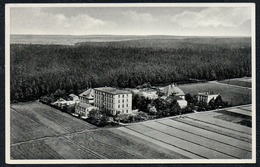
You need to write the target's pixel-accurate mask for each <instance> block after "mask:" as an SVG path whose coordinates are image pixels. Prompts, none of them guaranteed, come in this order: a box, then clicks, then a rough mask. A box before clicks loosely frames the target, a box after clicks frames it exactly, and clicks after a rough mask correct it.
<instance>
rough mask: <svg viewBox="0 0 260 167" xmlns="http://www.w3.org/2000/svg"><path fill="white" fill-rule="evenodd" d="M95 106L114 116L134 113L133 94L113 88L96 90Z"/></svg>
mask: <svg viewBox="0 0 260 167" xmlns="http://www.w3.org/2000/svg"><path fill="white" fill-rule="evenodd" d="M94 90H95V95H94V99H95V100H94V106H95V107H98V108H99V109H101V110H104V111H107V112H109V113H110V114H112V115H115V114H116V113H118V114H130V113H132V93H131V92H129V91H125V90H119V89H116V88H112V87H102V88H95V89H94Z"/></svg>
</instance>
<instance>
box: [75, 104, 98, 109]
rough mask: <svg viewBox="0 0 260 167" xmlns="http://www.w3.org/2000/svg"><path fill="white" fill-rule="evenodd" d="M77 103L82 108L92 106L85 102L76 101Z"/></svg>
mask: <svg viewBox="0 0 260 167" xmlns="http://www.w3.org/2000/svg"><path fill="white" fill-rule="evenodd" d="M77 105H78V106H80V107H83V108H90V107H94V106H92V105H91V104H87V103H78V104H77Z"/></svg>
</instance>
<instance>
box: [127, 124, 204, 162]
mask: <svg viewBox="0 0 260 167" xmlns="http://www.w3.org/2000/svg"><path fill="white" fill-rule="evenodd" d="M125 128H127V129H129V130H132V131H134V132H136V133H139V134H141V135H144V136H146V137H148V138H152V139H154V140H157V141H160V142H163V143H164V144H168V145H171V146H173V147H176V148H178V149H181V150H183V151H186V152H189V153H192V154H195V155H197V156H199V157H202V158H205V159H208V158H207V157H204V156H202V155H199V154H197V153H194V152H192V151H189V150H186V149H183V148H180V147H178V146H176V145H173V144H170V143H167V142H165V141H162V140H160V139H157V138H154V137H152V136H149V135H146V134H143V133H141V132H139V131H137V130H134V129H132V128H129V127H125Z"/></svg>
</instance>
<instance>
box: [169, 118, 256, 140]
mask: <svg viewBox="0 0 260 167" xmlns="http://www.w3.org/2000/svg"><path fill="white" fill-rule="evenodd" d="M188 119H189V118H188ZM175 121H177V122H179V123H183V124H186V125H189V126H192V127H196V128H199V129H202V130H206V131H209V132H212V133H217V134H219V135H223V136H227V137H230V138H234V139H237V140H241V141H244V142H248V143H251V140H252V139H251V138H248V139H247V138H245V137H243V138H245V139H246V141H245V140H243V139H241V138H238V137H236V136H237V135H236V134H234V135H232V136H229V135H227V134H223V133H220V132H218V131H211V130H209V129H207V128H205V127H204V126H203V125H201V126H198V125H194V124H192V123H190V122H187V120H175ZM202 123H205V122H202ZM169 126H170V125H169ZM217 127H219V126H217ZM219 128H223V127H219ZM223 129H224V128H223ZM228 130H230V129H228ZM230 131H232V130H230ZM236 133H241V132H236ZM242 134H243V133H242ZM245 135H248V134H245ZM248 136H250V137H251V135H248Z"/></svg>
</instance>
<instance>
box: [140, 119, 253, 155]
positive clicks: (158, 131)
mask: <svg viewBox="0 0 260 167" xmlns="http://www.w3.org/2000/svg"><path fill="white" fill-rule="evenodd" d="M140 125H142V126H144V127H147V128H149V129H153V130H155V131H158V132H161V133H164V134H167V135H169V136H172V137H175V138H178V139H180V140H184V141H186V142H189V143H192V144H195V145H198V146H200V147H203V148H207V149H209V150H212V151H216V152H218V153H221V154H224V155H228V156H230V157H233V158H236V159H239V157H236V156H234V155H230V154H227V153H224V152H221V151H218V150H215V149H212V148H210V147H206V146H204V145H201V144H199V143H195V142H193V141H189V140H186V139H183V138H180V137H178V136H174V135H172V134H169V133H167V132H163V131H161V130H158V129H155V128H152V127H149V126H147V125H143V124H140ZM248 152H249V151H248Z"/></svg>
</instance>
